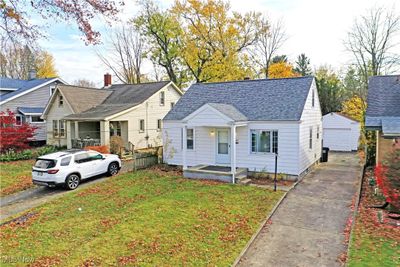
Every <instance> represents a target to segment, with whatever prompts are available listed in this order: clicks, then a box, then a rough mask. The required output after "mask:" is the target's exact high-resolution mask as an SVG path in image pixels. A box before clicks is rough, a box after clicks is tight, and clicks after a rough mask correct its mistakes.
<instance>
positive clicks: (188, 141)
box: [186, 129, 194, 150]
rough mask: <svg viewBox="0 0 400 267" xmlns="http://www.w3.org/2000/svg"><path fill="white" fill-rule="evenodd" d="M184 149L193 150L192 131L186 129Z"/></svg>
mask: <svg viewBox="0 0 400 267" xmlns="http://www.w3.org/2000/svg"><path fill="white" fill-rule="evenodd" d="M186 148H187V149H190V150H193V149H194V130H193V129H187V131H186Z"/></svg>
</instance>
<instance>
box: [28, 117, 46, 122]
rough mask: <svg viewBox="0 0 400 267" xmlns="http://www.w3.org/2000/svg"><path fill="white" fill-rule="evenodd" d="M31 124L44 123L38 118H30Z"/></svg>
mask: <svg viewBox="0 0 400 267" xmlns="http://www.w3.org/2000/svg"><path fill="white" fill-rule="evenodd" d="M31 122H32V123H40V122H44V120H43V119H41V118H40V116H31Z"/></svg>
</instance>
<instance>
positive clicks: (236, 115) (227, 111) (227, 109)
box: [207, 103, 247, 121]
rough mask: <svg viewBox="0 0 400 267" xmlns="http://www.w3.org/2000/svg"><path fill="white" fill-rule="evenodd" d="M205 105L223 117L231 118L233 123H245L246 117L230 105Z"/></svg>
mask: <svg viewBox="0 0 400 267" xmlns="http://www.w3.org/2000/svg"><path fill="white" fill-rule="evenodd" d="M207 105H209V106H211V107H213V108H215V109H216V110H218V111H219V112H221V113H222V114H224V115H225V116H228V117H229V118H231V119H232V120H233V121H247V117H246V116H245V115H243V113H242V112H240V111H239V110H238V109H237V108H235V107H234V106H232V105H228V104H219V103H208V104H207Z"/></svg>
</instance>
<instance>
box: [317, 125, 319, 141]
mask: <svg viewBox="0 0 400 267" xmlns="http://www.w3.org/2000/svg"><path fill="white" fill-rule="evenodd" d="M317 139H319V126H317Z"/></svg>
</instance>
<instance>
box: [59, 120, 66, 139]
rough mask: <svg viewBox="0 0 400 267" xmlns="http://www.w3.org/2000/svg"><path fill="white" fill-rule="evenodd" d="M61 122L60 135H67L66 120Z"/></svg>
mask: <svg viewBox="0 0 400 267" xmlns="http://www.w3.org/2000/svg"><path fill="white" fill-rule="evenodd" d="M59 124H60V128H59V134H60V137H65V120H60V121H59Z"/></svg>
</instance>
